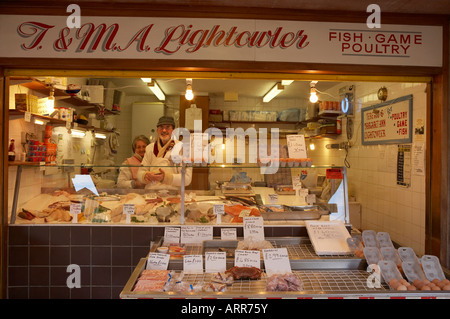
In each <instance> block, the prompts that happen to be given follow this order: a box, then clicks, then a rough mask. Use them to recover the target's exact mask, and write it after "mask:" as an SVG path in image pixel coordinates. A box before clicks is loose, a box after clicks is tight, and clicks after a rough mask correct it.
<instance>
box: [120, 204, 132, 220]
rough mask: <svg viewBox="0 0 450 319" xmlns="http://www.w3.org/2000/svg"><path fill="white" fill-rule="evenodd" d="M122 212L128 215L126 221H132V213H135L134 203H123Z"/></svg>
mask: <svg viewBox="0 0 450 319" xmlns="http://www.w3.org/2000/svg"><path fill="white" fill-rule="evenodd" d="M122 212H123V213H124V214H125V215H126V223H127V224H129V223H130V222H131V215H133V214H134V204H123V210H122Z"/></svg>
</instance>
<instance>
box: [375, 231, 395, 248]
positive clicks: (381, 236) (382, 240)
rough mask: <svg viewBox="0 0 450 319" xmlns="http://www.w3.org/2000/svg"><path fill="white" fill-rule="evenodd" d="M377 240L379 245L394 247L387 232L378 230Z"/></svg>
mask: <svg viewBox="0 0 450 319" xmlns="http://www.w3.org/2000/svg"><path fill="white" fill-rule="evenodd" d="M377 241H378V244H379V245H380V247H394V244H393V243H392V240H391V237H390V236H389V233H387V232H378V233H377Z"/></svg>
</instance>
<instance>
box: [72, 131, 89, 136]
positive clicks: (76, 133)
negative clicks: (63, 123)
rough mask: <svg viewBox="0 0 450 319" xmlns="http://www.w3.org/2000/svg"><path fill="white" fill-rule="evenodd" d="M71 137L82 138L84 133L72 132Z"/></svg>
mask: <svg viewBox="0 0 450 319" xmlns="http://www.w3.org/2000/svg"><path fill="white" fill-rule="evenodd" d="M71 134H72V137H79V138H83V137H84V136H85V135H86V132H84V131H80V130H72V133H71Z"/></svg>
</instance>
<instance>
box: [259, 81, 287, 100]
mask: <svg viewBox="0 0 450 319" xmlns="http://www.w3.org/2000/svg"><path fill="white" fill-rule="evenodd" d="M283 90H284V86H283V85H281V84H280V83H277V84H276V85H275V86H274V87H273V88H271V89H270V91H269V92H267V93H266V95H264V97H263V102H264V103H267V102H270V101H271V100H272V99H273V98H274V97H275V96H277V95H278V94H280V92H281V91H283Z"/></svg>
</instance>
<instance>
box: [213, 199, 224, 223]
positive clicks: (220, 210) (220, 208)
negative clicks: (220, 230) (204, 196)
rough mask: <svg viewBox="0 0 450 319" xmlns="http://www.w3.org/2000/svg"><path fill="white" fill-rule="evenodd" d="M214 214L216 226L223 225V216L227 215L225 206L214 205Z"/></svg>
mask: <svg viewBox="0 0 450 319" xmlns="http://www.w3.org/2000/svg"><path fill="white" fill-rule="evenodd" d="M213 214H215V215H216V224H221V223H222V215H223V214H225V205H224V204H214V206H213Z"/></svg>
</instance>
